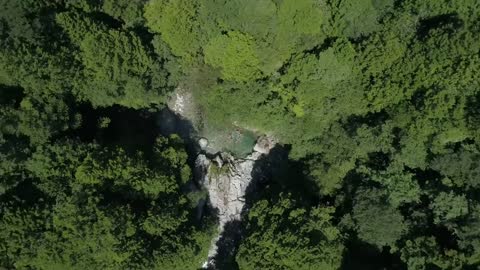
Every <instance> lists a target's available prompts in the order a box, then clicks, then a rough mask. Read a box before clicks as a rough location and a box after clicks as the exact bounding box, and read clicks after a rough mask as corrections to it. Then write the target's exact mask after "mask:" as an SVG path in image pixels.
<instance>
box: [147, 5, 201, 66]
mask: <svg viewBox="0 0 480 270" xmlns="http://www.w3.org/2000/svg"><path fill="white" fill-rule="evenodd" d="M196 9H197V4H196V1H191V0H153V1H150V2H148V4H147V5H146V7H145V19H146V20H147V26H148V27H149V28H150V29H151V30H152V31H153V32H156V33H160V34H161V37H162V39H163V40H164V41H165V42H166V43H167V44H168V45H169V46H170V48H171V49H172V52H173V54H175V55H177V56H182V57H186V58H187V59H188V58H189V57H191V56H193V55H194V54H195V53H196V51H197V50H198V38H199V37H198V34H199V32H198V27H199V25H198V22H197V21H196V18H195V13H196Z"/></svg>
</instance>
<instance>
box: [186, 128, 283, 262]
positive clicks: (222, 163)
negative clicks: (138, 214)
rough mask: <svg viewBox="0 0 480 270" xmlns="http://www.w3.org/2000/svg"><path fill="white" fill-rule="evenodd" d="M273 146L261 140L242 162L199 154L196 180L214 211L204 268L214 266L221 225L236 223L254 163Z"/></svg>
mask: <svg viewBox="0 0 480 270" xmlns="http://www.w3.org/2000/svg"><path fill="white" fill-rule="evenodd" d="M273 146H274V143H273V141H272V140H271V139H270V138H268V137H262V138H260V139H259V140H258V142H257V144H256V145H255V148H254V149H256V150H253V152H252V153H251V154H250V155H248V156H247V157H245V158H235V157H233V156H232V155H230V154H228V153H219V154H217V155H216V156H215V158H213V159H209V158H208V157H207V156H206V155H204V154H200V155H199V156H198V157H197V160H196V168H197V170H200V171H201V175H200V177H199V178H198V179H197V181H198V182H199V184H200V185H201V186H203V187H205V189H206V190H207V191H208V195H209V205H210V207H212V208H215V209H217V210H218V223H219V224H218V236H217V237H216V238H215V239H213V240H212V246H211V248H210V251H209V254H208V259H207V261H206V262H205V264H204V265H203V267H204V268H208V267H212V266H214V265H215V259H214V258H215V256H216V255H217V250H218V241H219V240H220V236H221V235H222V233H223V231H224V228H225V225H226V224H228V223H229V222H233V221H239V220H240V219H241V214H242V212H243V210H244V207H245V196H246V195H247V189H248V187H249V186H250V184H252V180H253V175H255V173H258V172H254V168H255V166H254V165H255V162H256V161H258V160H259V159H260V158H261V157H262V156H263V155H265V154H268V153H269V152H270V150H271V148H273Z"/></svg>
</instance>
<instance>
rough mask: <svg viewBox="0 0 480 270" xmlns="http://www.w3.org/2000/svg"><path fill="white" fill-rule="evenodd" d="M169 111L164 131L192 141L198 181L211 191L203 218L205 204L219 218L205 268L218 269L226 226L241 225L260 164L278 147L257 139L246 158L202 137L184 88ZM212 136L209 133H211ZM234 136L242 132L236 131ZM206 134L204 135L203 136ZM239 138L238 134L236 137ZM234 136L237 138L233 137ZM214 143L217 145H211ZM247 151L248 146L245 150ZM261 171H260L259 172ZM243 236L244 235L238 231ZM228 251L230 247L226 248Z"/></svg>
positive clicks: (265, 138) (163, 117)
mask: <svg viewBox="0 0 480 270" xmlns="http://www.w3.org/2000/svg"><path fill="white" fill-rule="evenodd" d="M168 105H169V110H166V111H164V112H163V113H162V115H161V116H160V118H161V122H162V123H163V124H162V126H163V129H164V132H167V133H180V135H181V136H182V137H184V138H187V137H189V138H188V139H189V140H190V141H191V142H192V144H194V145H193V148H194V149H195V150H194V153H195V154H194V155H196V158H195V181H196V185H197V186H198V187H199V188H203V189H205V190H206V191H207V192H208V200H207V202H204V203H203V204H201V205H199V214H198V215H199V216H201V215H202V213H201V211H202V210H201V209H203V208H204V204H205V203H206V204H207V207H209V208H210V209H213V210H214V211H215V212H216V213H217V217H218V231H217V236H216V237H215V238H214V239H212V244H211V248H210V250H209V254H208V258H205V263H204V264H203V265H202V267H203V268H204V269H218V267H217V260H218V257H219V256H221V252H223V253H228V251H225V250H224V251H221V250H219V249H221V246H222V237H224V232H225V228H226V226H228V225H229V224H232V223H234V222H239V221H240V220H241V218H242V213H243V212H244V210H245V201H246V195H247V192H249V190H250V189H249V187H250V186H251V184H252V181H253V179H254V175H260V174H261V173H262V172H261V168H259V166H256V163H257V162H258V161H259V160H260V159H261V158H262V157H264V156H265V155H267V154H268V153H269V152H270V150H271V149H272V148H273V147H274V146H275V140H274V139H273V138H272V137H270V136H266V135H262V136H259V137H257V138H256V141H255V142H254V144H253V145H252V146H251V147H250V154H248V155H246V156H242V157H238V156H235V155H234V154H231V153H230V152H229V151H226V150H225V147H224V146H223V145H221V143H218V142H219V141H221V140H219V139H217V138H214V139H213V140H212V139H210V138H209V137H207V136H200V135H199V132H198V130H196V128H195V121H197V119H196V115H197V114H196V113H195V107H194V106H195V104H194V102H193V100H192V96H191V95H190V94H189V93H187V92H185V91H184V90H182V89H177V91H176V93H175V95H174V96H173V97H172V99H171V100H170V102H169V104H168ZM207 133H208V132H207ZM233 133H238V130H234V131H233ZM201 135H204V134H201ZM234 135H235V134H234ZM230 137H234V136H230ZM212 141H213V143H211V142H212ZM242 141H244V140H238V141H232V142H229V143H230V145H234V147H235V144H236V143H241V142H242ZM244 148H245V147H244ZM244 151H245V150H244ZM258 170H260V171H258ZM235 233H240V232H235ZM223 246H226V247H223V248H228V245H223Z"/></svg>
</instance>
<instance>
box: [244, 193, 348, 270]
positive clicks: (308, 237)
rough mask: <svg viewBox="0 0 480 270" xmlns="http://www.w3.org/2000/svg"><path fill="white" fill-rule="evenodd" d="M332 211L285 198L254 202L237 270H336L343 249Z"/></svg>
mask: <svg viewBox="0 0 480 270" xmlns="http://www.w3.org/2000/svg"><path fill="white" fill-rule="evenodd" d="M333 211H334V209H333V208H331V207H316V208H311V209H308V208H303V207H300V206H298V205H297V202H296V201H295V200H294V199H292V198H290V196H287V195H285V196H283V195H282V196H281V197H280V198H279V199H278V200H274V201H267V200H262V201H259V202H257V203H256V204H255V205H254V206H253V208H252V209H251V210H250V212H249V216H248V227H247V231H248V235H247V238H246V239H245V240H244V241H243V242H242V244H241V246H240V250H239V252H238V254H237V262H238V264H239V266H240V269H245V270H247V269H338V268H339V267H340V264H341V258H342V253H343V249H344V247H343V244H342V235H341V234H340V231H339V230H338V229H337V228H336V227H335V226H334V225H333V224H332V223H331V219H332V214H333Z"/></svg>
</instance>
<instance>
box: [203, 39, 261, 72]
mask: <svg viewBox="0 0 480 270" xmlns="http://www.w3.org/2000/svg"><path fill="white" fill-rule="evenodd" d="M205 63H207V64H209V65H211V66H213V67H216V68H220V69H221V70H222V76H223V78H224V79H226V80H232V81H248V80H254V79H256V78H258V77H259V76H260V71H259V64H260V62H259V60H258V58H257V56H256V54H255V43H254V39H253V38H252V37H250V36H248V35H245V34H242V33H240V32H229V33H228V34H227V35H220V36H218V37H216V38H214V39H212V40H211V41H210V42H209V43H208V44H207V46H206V47H205Z"/></svg>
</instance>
